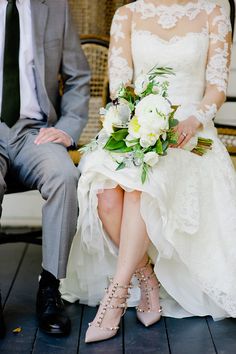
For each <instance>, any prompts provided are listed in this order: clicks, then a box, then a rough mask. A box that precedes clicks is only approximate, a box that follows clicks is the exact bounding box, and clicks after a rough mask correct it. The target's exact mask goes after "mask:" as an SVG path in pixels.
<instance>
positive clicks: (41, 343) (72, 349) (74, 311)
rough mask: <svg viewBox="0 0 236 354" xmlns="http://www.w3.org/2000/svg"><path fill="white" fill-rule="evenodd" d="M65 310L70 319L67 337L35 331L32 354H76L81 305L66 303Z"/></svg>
mask: <svg viewBox="0 0 236 354" xmlns="http://www.w3.org/2000/svg"><path fill="white" fill-rule="evenodd" d="M66 312H67V314H68V316H69V317H70V319H71V325H72V328H71V333H70V335H69V336H67V337H52V336H49V335H46V334H44V333H42V332H41V331H40V330H39V331H38V332H37V335H36V339H35V344H34V348H33V351H32V354H42V353H43V354H47V353H48V354H49V353H50V354H58V353H63V354H76V353H77V348H78V341H79V335H80V325H81V316H82V306H81V305H79V304H78V303H76V304H69V303H67V304H66Z"/></svg>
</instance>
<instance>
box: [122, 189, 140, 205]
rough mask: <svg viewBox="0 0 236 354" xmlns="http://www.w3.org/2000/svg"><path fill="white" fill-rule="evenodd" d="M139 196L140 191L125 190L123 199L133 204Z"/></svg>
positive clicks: (138, 199) (137, 200)
mask: <svg viewBox="0 0 236 354" xmlns="http://www.w3.org/2000/svg"><path fill="white" fill-rule="evenodd" d="M140 196H141V192H140V191H133V192H125V199H126V200H128V201H129V202H131V203H134V204H136V203H138V202H139V201H140Z"/></svg>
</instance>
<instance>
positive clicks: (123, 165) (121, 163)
mask: <svg viewBox="0 0 236 354" xmlns="http://www.w3.org/2000/svg"><path fill="white" fill-rule="evenodd" d="M125 166H126V165H125V163H124V162H123V161H122V162H120V163H119V164H118V166H117V168H116V171H119V170H123V168H125Z"/></svg>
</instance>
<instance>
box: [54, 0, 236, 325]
mask: <svg viewBox="0 0 236 354" xmlns="http://www.w3.org/2000/svg"><path fill="white" fill-rule="evenodd" d="M162 3H163V2H162ZM229 57H230V24H229V20H228V18H227V15H226V13H225V11H224V10H223V8H221V7H219V6H218V5H216V4H214V3H212V2H211V1H205V0H204V1H202V0H199V1H191V2H185V3H182V4H180V5H176V4H175V5H170V6H166V5H161V4H160V1H155V0H139V1H136V2H134V3H131V4H129V5H126V6H123V7H122V8H120V9H119V10H118V11H117V12H116V14H115V17H114V19H113V24H112V28H111V47H110V58H109V72H110V85H111V90H112V92H113V93H114V92H115V91H116V90H117V89H118V87H119V86H120V84H121V82H125V83H126V82H128V81H132V80H133V79H135V77H137V75H139V74H140V73H142V72H144V73H146V72H148V71H149V70H150V69H151V68H152V67H153V66H155V65H158V66H168V67H171V68H173V70H174V72H175V76H171V77H169V81H170V87H169V98H170V100H171V102H172V103H173V104H175V105H181V107H180V108H179V109H178V113H177V116H178V119H179V120H183V119H185V118H187V117H189V116H191V115H194V116H195V117H196V118H197V119H199V120H200V121H201V122H202V124H203V129H202V130H201V131H200V132H199V135H200V136H202V137H207V138H212V139H213V140H214V145H213V149H212V151H210V152H209V153H207V154H206V155H204V156H203V157H199V156H197V155H195V154H193V153H191V152H187V151H184V150H182V149H170V150H169V153H168V155H167V156H166V157H163V158H161V159H160V161H159V163H158V164H157V165H156V166H155V167H154V168H153V169H152V172H151V173H150V175H149V179H148V181H146V182H145V183H144V184H142V183H141V181H140V171H139V169H138V168H136V167H133V168H126V169H123V170H120V171H115V169H116V163H115V162H114V161H113V160H112V159H111V158H110V155H109V154H108V153H107V152H106V151H104V150H102V149H97V150H95V151H93V152H90V153H87V154H85V156H84V157H83V159H82V161H81V164H80V169H81V172H82V176H81V178H80V181H79V186H78V198H79V205H80V215H79V219H78V232H77V234H76V236H75V239H74V242H73V246H72V250H71V254H70V259H69V264H68V276H67V279H66V280H64V281H63V283H62V288H61V290H62V293H63V296H64V298H65V299H67V300H69V301H75V300H77V299H80V300H81V301H82V302H85V303H88V304H90V305H94V304H96V303H98V301H99V300H100V299H101V297H102V296H103V293H104V287H105V286H106V285H107V278H108V276H109V275H112V274H113V273H114V269H115V265H116V259H117V250H116V249H115V247H114V245H112V243H111V241H109V238H108V237H107V235H105V233H104V231H103V227H102V224H101V221H100V220H99V217H98V213H97V193H100V192H102V191H103V190H104V189H106V188H113V187H115V186H116V185H117V184H119V185H121V186H122V187H123V188H124V189H125V190H127V191H132V190H140V191H142V196H141V214H142V217H143V219H144V221H145V223H146V226H147V231H148V235H149V237H150V239H151V242H152V246H151V247H150V256H151V257H152V259H153V261H154V264H155V272H156V274H157V277H158V279H159V280H160V282H161V284H162V287H163V289H165V292H163V294H162V297H163V298H162V306H163V314H164V315H167V316H173V317H183V316H190V315H198V316H203V315H211V316H213V317H214V318H216V319H219V318H223V317H227V316H233V317H236V176H235V171H234V168H233V166H232V163H231V160H230V157H229V156H228V153H227V151H226V149H225V147H224V146H223V145H222V143H221V142H220V141H219V139H218V138H217V132H216V129H215V128H214V124H213V118H214V116H215V114H216V111H217V109H218V108H219V107H220V106H221V104H222V103H223V101H224V99H225V93H226V87H227V77H228V66H229V60H230V58H229ZM133 296H134V297H135V294H134V295H133Z"/></svg>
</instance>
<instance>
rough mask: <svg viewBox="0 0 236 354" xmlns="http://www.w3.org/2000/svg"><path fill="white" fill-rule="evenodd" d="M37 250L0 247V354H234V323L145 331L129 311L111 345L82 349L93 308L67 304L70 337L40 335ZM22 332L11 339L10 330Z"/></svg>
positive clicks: (172, 322) (164, 325)
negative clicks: (0, 323)
mask: <svg viewBox="0 0 236 354" xmlns="http://www.w3.org/2000/svg"><path fill="white" fill-rule="evenodd" d="M40 262H41V247H40V246H37V245H26V244H22V243H19V244H17V243H15V244H5V245H1V246H0V287H1V289H2V293H3V301H4V315H5V320H6V324H7V336H6V338H5V339H4V340H0V353H1V354H13V353H14V354H28V353H33V354H47V353H50V354H54V353H55V354H56V353H57V354H58V353H59V354H62V353H63V354H64V353H65V354H74V353H80V354H86V353H87V354H95V353H96V354H100V353H101V354H124V353H125V354H141V353H147V354H169V353H171V354H213V353H217V354H235V353H236V320H232V319H227V320H223V321H219V322H213V321H212V320H211V319H210V318H189V319H183V320H176V319H171V318H165V319H162V320H161V321H160V322H159V323H158V324H156V325H154V326H152V327H150V328H149V329H146V328H144V327H143V326H142V325H141V324H139V323H138V322H137V320H136V317H135V311H134V310H132V309H129V310H128V311H127V313H126V315H125V317H124V319H123V322H122V325H121V330H120V332H119V335H118V336H117V337H115V338H114V339H112V340H110V341H105V342H100V343H97V344H85V343H84V334H85V331H86V328H87V323H88V322H89V321H91V320H92V318H93V316H94V314H95V311H96V309H95V308H89V307H87V306H82V305H79V304H73V305H71V304H68V305H67V310H68V314H69V315H70V317H71V320H72V332H71V335H70V336H69V337H66V338H52V337H50V336H47V335H45V334H43V333H42V332H40V330H39V329H38V326H37V321H36V318H35V296H36V291H37V276H38V274H39V272H40ZM17 327H21V328H22V331H21V332H20V333H18V334H14V333H13V330H14V329H15V328H17Z"/></svg>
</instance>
